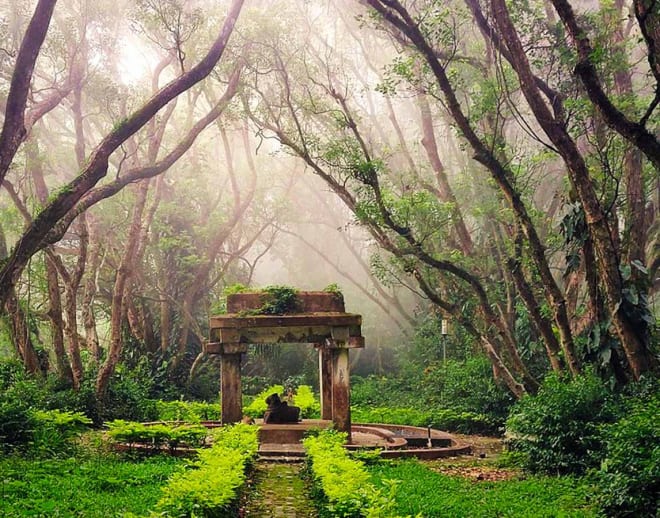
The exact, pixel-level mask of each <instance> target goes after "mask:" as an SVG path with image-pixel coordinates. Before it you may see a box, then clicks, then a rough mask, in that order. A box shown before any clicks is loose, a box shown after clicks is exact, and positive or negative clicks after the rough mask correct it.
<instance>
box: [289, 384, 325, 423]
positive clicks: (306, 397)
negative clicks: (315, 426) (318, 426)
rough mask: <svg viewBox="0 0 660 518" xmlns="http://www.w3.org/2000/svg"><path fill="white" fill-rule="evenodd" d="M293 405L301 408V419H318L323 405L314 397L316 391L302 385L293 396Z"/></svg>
mask: <svg viewBox="0 0 660 518" xmlns="http://www.w3.org/2000/svg"><path fill="white" fill-rule="evenodd" d="M293 404H294V405H295V406H297V407H300V417H301V418H303V419H310V418H315V417H316V418H317V417H319V412H320V411H321V405H320V403H319V401H318V400H317V399H316V396H314V391H313V390H312V387H310V386H309V385H300V386H299V387H298V388H297V390H296V392H295V395H294V396H293Z"/></svg>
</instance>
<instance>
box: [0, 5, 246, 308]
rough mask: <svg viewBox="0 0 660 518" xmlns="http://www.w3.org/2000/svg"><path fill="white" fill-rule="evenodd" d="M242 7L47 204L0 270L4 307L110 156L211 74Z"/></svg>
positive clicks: (0, 299) (102, 173)
mask: <svg viewBox="0 0 660 518" xmlns="http://www.w3.org/2000/svg"><path fill="white" fill-rule="evenodd" d="M42 1H43V0H42ZM51 3H54V2H51ZM242 6H243V0H233V2H232V4H231V6H230V8H229V12H228V14H227V17H226V19H225V23H224V24H223V26H222V29H221V31H220V33H219V34H218V37H217V38H216V40H215V41H214V42H213V45H212V46H211V48H210V50H209V51H208V53H207V54H206V55H205V56H204V57H203V58H202V59H201V60H200V61H199V62H198V63H197V64H196V65H195V66H194V67H192V68H191V69H190V70H189V71H187V72H186V73H184V74H182V75H181V76H179V77H177V78H176V79H174V80H173V81H171V82H170V83H168V84H167V85H165V86H164V87H163V88H162V89H160V90H159V91H158V93H157V94H156V95H154V96H152V97H151V98H150V99H149V100H148V101H146V103H144V105H142V106H141V107H140V108H139V109H137V110H136V111H134V112H133V113H132V114H131V115H130V116H129V117H127V118H125V119H124V120H123V121H122V123H121V124H118V125H116V126H115V127H114V128H113V130H112V131H111V132H110V133H109V134H108V135H106V136H105V138H104V139H103V140H102V141H101V143H100V144H99V145H98V146H97V148H96V149H95V151H94V152H93V153H92V155H91V156H90V158H89V160H88V161H87V162H86V166H85V168H84V170H83V171H81V173H80V174H79V175H78V176H77V177H76V178H75V179H74V180H73V181H71V182H70V183H69V184H67V185H66V186H63V188H62V189H61V190H60V191H58V195H57V196H56V197H55V199H53V200H52V201H51V202H50V203H48V204H46V205H45V206H44V208H43V210H42V211H41V212H40V213H39V214H38V215H37V216H36V217H35V220H34V221H33V222H32V223H31V224H30V225H29V227H28V228H27V229H26V230H25V232H24V233H23V234H22V235H21V237H20V238H19V240H18V242H17V244H16V246H15V247H14V248H13V250H12V253H11V254H10V255H9V257H8V260H7V261H5V262H4V263H3V264H2V265H1V267H0V302H1V303H4V301H5V298H6V297H7V295H8V294H9V291H10V289H11V287H12V286H14V285H15V283H16V281H17V279H18V277H19V275H20V273H21V272H22V270H23V269H24V268H25V266H26V264H27V263H28V261H29V260H30V258H31V257H32V256H33V255H34V254H35V253H36V252H37V251H39V250H40V249H42V248H43V247H44V246H45V244H44V238H45V237H46V235H47V234H48V233H49V232H50V231H51V230H52V229H53V227H55V226H56V225H57V223H58V222H59V221H60V220H61V219H62V218H64V217H65V216H66V215H67V214H68V213H69V211H70V210H71V209H72V208H73V207H74V206H75V205H76V204H77V203H78V202H79V201H80V199H81V198H82V197H83V196H84V195H85V194H87V193H88V192H89V191H90V190H91V189H92V188H93V187H94V185H96V183H98V182H99V181H100V180H101V179H102V178H103V177H105V176H106V174H107V172H108V161H109V158H110V155H111V154H112V153H114V152H115V151H116V150H117V149H118V148H119V146H121V145H122V144H123V143H124V142H126V141H127V140H128V139H129V138H131V137H132V136H133V135H134V134H135V133H136V132H138V131H139V130H140V129H142V128H143V127H144V126H145V124H147V123H148V122H149V120H151V119H152V118H153V117H154V116H155V115H156V114H157V113H158V112H159V111H160V109H161V108H163V107H164V106H165V105H167V104H168V103H169V102H170V101H171V100H172V99H174V98H176V97H177V96H178V95H180V94H181V93H183V92H185V91H186V90H188V89H190V88H192V86H194V85H195V84H197V83H198V82H199V81H201V80H203V79H204V78H205V77H207V76H208V75H209V74H210V73H211V71H212V70H213V68H214V67H215V65H216V64H217V63H218V61H219V60H220V58H221V57H222V55H223V53H224V50H225V48H226V46H227V43H228V41H229V37H230V36H231V33H232V31H233V29H234V25H235V23H236V20H237V18H238V15H239V13H240V11H241V8H242Z"/></svg>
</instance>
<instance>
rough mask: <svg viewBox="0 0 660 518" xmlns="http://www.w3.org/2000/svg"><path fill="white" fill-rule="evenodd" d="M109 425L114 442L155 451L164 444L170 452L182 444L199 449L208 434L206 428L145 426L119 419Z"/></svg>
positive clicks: (195, 426)
mask: <svg viewBox="0 0 660 518" xmlns="http://www.w3.org/2000/svg"><path fill="white" fill-rule="evenodd" d="M107 425H108V428H109V431H108V435H109V436H110V437H111V438H112V439H113V440H114V441H116V442H120V443H126V444H128V445H129V446H134V445H136V444H141V445H144V446H149V447H151V448H154V449H158V448H160V447H161V446H162V445H164V444H167V446H168V447H169V449H170V450H175V449H176V448H178V447H179V446H181V444H185V445H187V446H190V447H198V446H201V445H202V444H203V443H204V441H205V439H206V436H207V433H208V431H207V430H206V428H205V427H203V426H201V425H191V424H183V425H180V424H174V425H171V424H166V423H158V424H144V423H137V422H134V421H123V420H121V419H117V420H115V421H112V422H110V423H108V424H107Z"/></svg>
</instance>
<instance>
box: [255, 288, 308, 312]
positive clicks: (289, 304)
mask: <svg viewBox="0 0 660 518" xmlns="http://www.w3.org/2000/svg"><path fill="white" fill-rule="evenodd" d="M262 291H263V293H264V295H265V296H264V299H263V300H264V302H263V305H262V306H261V307H260V308H259V309H258V310H257V313H258V314H260V315H285V314H287V313H295V312H296V311H298V308H299V301H298V290H296V289H295V288H291V287H289V286H266V287H265V288H264V289H263V290H262Z"/></svg>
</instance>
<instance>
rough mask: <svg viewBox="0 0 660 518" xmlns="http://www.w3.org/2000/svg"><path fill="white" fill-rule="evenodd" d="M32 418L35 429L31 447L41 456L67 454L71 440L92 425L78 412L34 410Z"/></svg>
mask: <svg viewBox="0 0 660 518" xmlns="http://www.w3.org/2000/svg"><path fill="white" fill-rule="evenodd" d="M33 417H34V422H35V427H34V437H33V444H32V447H33V449H35V450H36V451H38V452H39V453H42V454H43V453H47V454H51V455H54V454H57V453H65V452H69V450H70V448H71V445H72V439H74V438H75V437H78V436H79V435H80V434H81V433H82V432H83V431H84V430H86V429H87V428H88V427H89V426H90V425H91V424H92V420H91V419H90V418H89V417H87V416H85V415H83V414H82V413H80V412H62V411H60V410H36V411H34V412H33Z"/></svg>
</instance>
